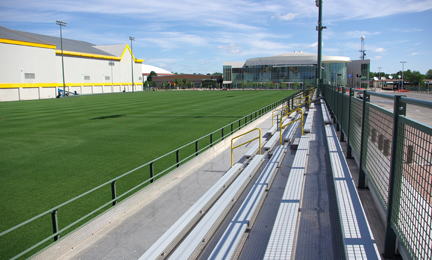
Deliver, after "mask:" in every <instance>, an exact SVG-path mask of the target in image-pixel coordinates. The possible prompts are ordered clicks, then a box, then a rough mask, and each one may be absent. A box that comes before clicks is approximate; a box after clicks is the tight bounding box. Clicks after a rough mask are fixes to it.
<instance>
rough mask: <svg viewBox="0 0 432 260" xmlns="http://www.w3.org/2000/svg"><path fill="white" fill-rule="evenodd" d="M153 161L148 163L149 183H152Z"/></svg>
mask: <svg viewBox="0 0 432 260" xmlns="http://www.w3.org/2000/svg"><path fill="white" fill-rule="evenodd" d="M153 163H154V162H151V163H150V183H152V182H153V176H154V175H153V173H154V171H153Z"/></svg>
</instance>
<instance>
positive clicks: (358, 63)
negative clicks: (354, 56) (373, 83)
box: [347, 60, 370, 89]
mask: <svg viewBox="0 0 432 260" xmlns="http://www.w3.org/2000/svg"><path fill="white" fill-rule="evenodd" d="M347 73H348V80H347V85H348V87H349V88H365V89H367V88H369V86H370V84H369V83H370V79H369V74H370V60H352V61H351V62H350V63H348V65H347Z"/></svg>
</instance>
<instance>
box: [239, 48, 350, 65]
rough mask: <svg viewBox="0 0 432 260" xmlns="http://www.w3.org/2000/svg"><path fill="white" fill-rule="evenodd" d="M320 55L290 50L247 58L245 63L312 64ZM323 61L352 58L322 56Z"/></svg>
mask: <svg viewBox="0 0 432 260" xmlns="http://www.w3.org/2000/svg"><path fill="white" fill-rule="evenodd" d="M317 59H318V55H317V54H314V53H306V52H302V51H299V52H289V53H284V54H280V55H275V56H269V57H259V58H251V59H247V60H246V63H245V65H246V66H256V65H284V64H293V65H312V64H317ZM322 62H325V63H328V62H341V63H347V62H350V58H348V57H342V56H325V55H323V56H322Z"/></svg>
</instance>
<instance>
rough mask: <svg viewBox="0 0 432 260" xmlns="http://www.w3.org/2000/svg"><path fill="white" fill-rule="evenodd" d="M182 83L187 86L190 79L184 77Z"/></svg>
mask: <svg viewBox="0 0 432 260" xmlns="http://www.w3.org/2000/svg"><path fill="white" fill-rule="evenodd" d="M181 83H182V86H183V87H186V86H187V85H188V84H187V83H188V79H187V78H183V79H182V82H181Z"/></svg>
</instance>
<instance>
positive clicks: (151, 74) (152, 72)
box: [147, 70, 157, 81]
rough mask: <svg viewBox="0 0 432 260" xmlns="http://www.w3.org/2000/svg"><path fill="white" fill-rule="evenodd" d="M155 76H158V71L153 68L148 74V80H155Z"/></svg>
mask: <svg viewBox="0 0 432 260" xmlns="http://www.w3.org/2000/svg"><path fill="white" fill-rule="evenodd" d="M154 76H156V77H157V74H156V72H154V71H153V70H152V71H150V75H148V76H147V81H153V80H152V78H153V77H154Z"/></svg>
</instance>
